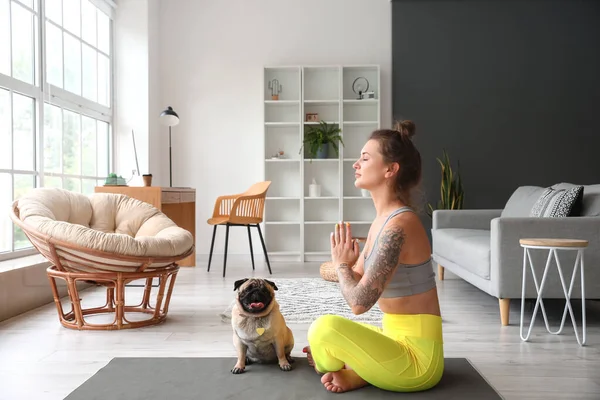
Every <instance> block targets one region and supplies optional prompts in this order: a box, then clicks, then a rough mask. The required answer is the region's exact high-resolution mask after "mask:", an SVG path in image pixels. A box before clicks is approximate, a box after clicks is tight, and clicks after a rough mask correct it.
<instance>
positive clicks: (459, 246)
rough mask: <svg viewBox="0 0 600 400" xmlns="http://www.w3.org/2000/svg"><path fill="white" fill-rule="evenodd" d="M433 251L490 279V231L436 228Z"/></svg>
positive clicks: (433, 233) (433, 232)
mask: <svg viewBox="0 0 600 400" xmlns="http://www.w3.org/2000/svg"><path fill="white" fill-rule="evenodd" d="M432 235H433V252H434V254H438V255H440V256H442V257H444V258H446V259H448V260H450V261H452V262H453V263H455V264H457V265H460V266H461V267H463V268H464V269H466V270H467V271H469V272H472V273H473V274H475V275H477V276H480V277H481V278H483V279H490V231H489V230H483V229H434V230H433V231H432Z"/></svg>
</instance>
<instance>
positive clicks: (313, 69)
mask: <svg viewBox="0 0 600 400" xmlns="http://www.w3.org/2000/svg"><path fill="white" fill-rule="evenodd" d="M358 77H364V78H366V79H367V80H368V81H369V89H368V91H369V92H371V91H372V92H374V96H375V98H373V99H367V98H364V99H358V95H357V94H356V93H354V91H353V90H352V84H353V82H354V81H355V79H356V78H358ZM273 79H277V81H278V82H279V84H280V85H281V92H280V93H279V98H278V99H277V100H274V99H273V98H272V97H271V90H270V89H269V82H270V81H272V80H273ZM263 86H264V96H263V98H264V159H265V180H270V181H272V183H271V186H270V188H269V191H268V192H267V200H266V205H265V229H264V231H265V241H266V245H267V250H268V252H269V259H272V260H274V261H282V260H293V261H302V262H304V261H326V260H329V259H330V258H331V255H330V241H329V234H330V232H332V231H333V228H334V225H335V223H336V222H338V221H341V220H344V221H348V222H350V223H351V224H352V231H353V234H354V235H355V236H366V235H367V232H368V230H369V227H370V224H371V222H372V221H373V219H374V218H375V208H374V207H373V202H372V200H371V198H370V197H363V196H362V195H361V191H360V189H357V188H356V187H355V186H354V169H353V168H352V165H353V163H354V162H355V161H356V160H357V159H358V157H359V156H360V150H361V148H362V146H363V145H364V143H365V142H366V141H367V139H368V137H369V135H370V134H371V132H372V131H373V130H375V129H379V128H380V127H381V117H380V116H381V105H380V98H381V92H380V69H379V66H378V65H351V66H339V65H335V66H329V65H328V66H273V67H265V69H264V85H263ZM308 113H318V117H319V120H321V121H326V122H327V123H333V124H336V125H338V126H339V127H340V128H341V130H342V133H341V136H342V139H343V141H344V146H342V145H341V144H340V146H339V147H340V149H339V155H337V156H336V154H335V151H334V150H333V148H330V149H329V155H328V158H326V159H316V158H314V159H312V160H311V159H309V158H307V156H306V152H305V151H303V152H302V153H303V154H299V152H300V148H301V146H302V142H303V139H304V133H305V132H306V130H307V129H309V127H310V126H311V125H315V124H318V122H308V121H306V115H307V114H308ZM280 150H282V151H283V152H284V155H283V158H272V156H273V155H275V154H277V153H278V152H279V151H280ZM313 179H315V180H316V181H317V183H318V184H320V185H321V196H320V197H309V185H310V184H311V183H312V181H313Z"/></svg>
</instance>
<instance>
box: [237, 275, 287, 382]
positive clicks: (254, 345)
mask: <svg viewBox="0 0 600 400" xmlns="http://www.w3.org/2000/svg"><path fill="white" fill-rule="evenodd" d="M233 290H234V291H236V290H237V292H238V293H237V295H236V301H235V303H234V305H233V308H232V310H231V326H232V327H233V344H234V346H235V348H236V350H237V362H236V364H235V366H234V367H233V368H232V369H231V372H232V373H234V374H241V373H243V372H245V369H246V365H250V364H252V363H264V364H267V363H275V362H277V363H278V364H279V368H280V369H281V370H282V371H291V369H292V366H291V365H290V364H291V363H293V362H294V359H293V358H292V357H291V355H290V353H291V352H292V348H293V347H294V335H293V334H292V331H291V329H290V328H289V327H288V326H287V325H286V324H285V320H284V318H283V315H281V312H280V311H279V304H278V303H277V301H276V300H275V291H276V290H278V289H277V286H276V285H275V283H273V282H271V281H269V280H267V279H258V278H252V279H248V278H246V279H240V280H238V281H236V282H235V283H234V286H233Z"/></svg>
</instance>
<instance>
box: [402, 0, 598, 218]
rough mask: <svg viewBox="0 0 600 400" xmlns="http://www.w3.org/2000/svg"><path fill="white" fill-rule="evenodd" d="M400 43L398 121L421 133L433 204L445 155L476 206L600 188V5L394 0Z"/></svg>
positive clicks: (418, 139)
mask: <svg viewBox="0 0 600 400" xmlns="http://www.w3.org/2000/svg"><path fill="white" fill-rule="evenodd" d="M392 35H393V36H392V52H393V55H392V63H393V64H392V85H393V92H392V93H393V94H392V96H393V106H392V111H393V116H394V118H396V119H412V120H413V121H415V123H416V125H417V135H416V136H415V138H414V140H415V143H416V144H417V146H418V148H419V150H420V151H421V156H422V157H423V186H422V190H423V191H424V196H425V197H426V201H429V202H432V203H433V202H437V199H438V198H439V184H440V169H439V165H438V164H437V162H436V160H435V159H436V157H439V156H441V154H442V149H443V148H446V149H447V150H448V152H449V155H450V158H451V161H452V162H453V164H454V166H455V167H456V161H457V160H460V164H461V175H462V177H463V179H464V186H465V191H466V198H465V208H502V207H503V206H504V204H505V203H506V201H507V200H508V198H509V197H510V195H511V194H512V192H513V191H514V190H515V188H516V187H518V186H519V185H539V186H550V185H552V184H554V183H557V182H572V183H580V184H589V183H600V160H599V159H598V158H597V157H598V155H600V2H596V1H579V0H565V1H531V0H529V1H525V0H524V1H506V0H502V1H500V0H498V1H484V0H480V1H458V0H443V1H442V0H440V1H432V0H412V1H407V0H394V1H393V3H392ZM423 221H424V222H426V223H429V217H427V215H424V217H423Z"/></svg>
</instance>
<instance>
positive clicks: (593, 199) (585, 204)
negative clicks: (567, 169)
mask: <svg viewBox="0 0 600 400" xmlns="http://www.w3.org/2000/svg"><path fill="white" fill-rule="evenodd" d="M576 186H579V185H575V184H573V183H567V182H561V183H558V184H556V185H554V186H553V188H554V189H571V188H573V187H576ZM581 216H582V217H600V184H596V185H583V199H582V205H581Z"/></svg>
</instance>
